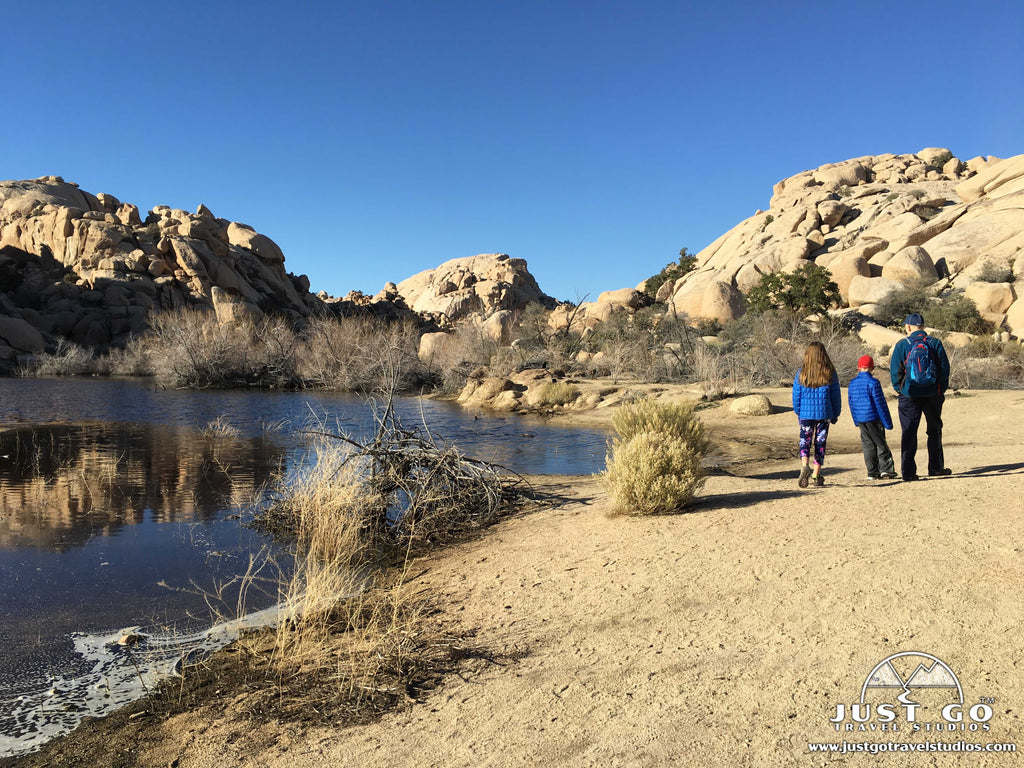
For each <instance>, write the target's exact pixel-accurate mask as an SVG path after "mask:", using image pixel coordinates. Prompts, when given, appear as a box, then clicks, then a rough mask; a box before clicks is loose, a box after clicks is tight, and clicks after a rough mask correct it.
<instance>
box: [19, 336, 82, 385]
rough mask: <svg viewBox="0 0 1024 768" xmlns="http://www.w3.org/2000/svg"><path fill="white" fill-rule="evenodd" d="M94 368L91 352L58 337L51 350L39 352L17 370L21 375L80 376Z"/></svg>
mask: <svg viewBox="0 0 1024 768" xmlns="http://www.w3.org/2000/svg"><path fill="white" fill-rule="evenodd" d="M95 370H96V358H95V357H94V356H93V353H92V352H91V351H90V350H88V349H86V348H85V347H81V346H79V345H78V344H74V343H73V342H70V341H68V340H66V339H58V341H57V346H56V347H55V348H54V350H53V352H40V353H39V354H37V355H36V356H35V357H34V358H33V360H32V362H30V363H29V364H28V365H26V366H24V367H23V368H21V369H20V370H19V374H20V375H22V376H82V375H87V374H90V373H93V372H94V371H95Z"/></svg>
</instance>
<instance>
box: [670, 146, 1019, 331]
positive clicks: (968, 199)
mask: <svg viewBox="0 0 1024 768" xmlns="http://www.w3.org/2000/svg"><path fill="white" fill-rule="evenodd" d="M1022 247H1024V155H1019V156H1017V157H1013V158H1009V159H1007V160H1000V159H998V158H994V157H988V158H981V157H976V158H974V159H972V160H968V161H967V162H962V161H961V160H959V159H957V158H956V157H954V156H953V154H952V153H951V152H950V151H949V150H947V149H939V148H929V149H924V150H921V151H920V152H918V153H917V154H915V155H892V154H886V155H877V156H868V157H859V158H855V159H853V160H847V161H845V162H842V163H836V164H829V165H824V166H822V167H821V168H817V169H815V170H812V171H804V172H802V173H799V174H797V175H796V176H793V177H791V178H788V179H785V180H784V181H781V182H779V183H778V184H776V185H775V189H774V195H773V196H772V198H771V203H770V206H769V209H768V210H767V211H758V212H757V213H755V214H754V215H753V216H751V217H750V218H748V219H746V220H745V221H743V222H741V223H740V224H738V225H737V226H735V227H734V228H733V229H731V230H729V231H728V232H726V233H725V234H723V235H722V236H721V237H719V238H718V239H717V240H715V241H714V242H713V243H712V244H711V245H709V246H708V247H707V248H705V249H704V250H702V251H701V252H700V253H699V254H697V268H696V269H695V270H694V271H693V272H690V273H689V274H687V275H684V276H683V277H681V278H680V279H679V280H677V281H676V282H675V284H674V285H673V287H672V289H671V291H670V293H671V296H670V298H669V302H670V305H671V306H672V307H673V308H674V309H675V310H676V311H679V312H685V313H687V314H688V315H690V316H691V317H704V318H712V319H715V320H719V321H722V322H724V321H728V320H731V319H733V318H735V317H737V316H739V315H741V314H742V313H743V312H744V311H745V307H744V300H743V295H744V294H745V293H746V292H747V291H749V290H750V288H751V287H752V286H754V285H755V284H756V283H757V282H758V281H759V280H760V278H761V275H763V274H767V273H771V272H778V271H789V270H792V269H793V268H795V267H796V266H798V265H799V264H801V263H804V262H807V261H813V262H814V263H816V264H819V265H821V266H823V267H826V268H827V269H828V270H829V271H830V272H831V273H832V275H833V279H834V280H835V281H836V283H837V284H838V286H839V290H840V293H841V294H842V296H843V298H844V299H845V300H846V301H847V302H848V303H849V306H852V307H857V308H858V309H859V310H860V311H861V312H862V313H864V314H867V315H870V314H871V310H872V308H873V305H874V303H875V302H877V301H879V300H880V299H881V298H883V297H884V296H885V295H886V294H887V293H888V292H889V291H891V290H894V289H896V288H899V287H900V286H903V285H909V284H912V283H913V284H934V283H936V282H938V281H940V280H944V281H946V282H945V284H944V286H945V287H950V288H953V289H967V290H969V291H970V294H969V295H970V296H971V297H972V298H974V299H975V301H976V302H977V303H978V305H979V310H980V311H981V312H982V314H983V315H984V316H985V317H986V318H987V319H989V320H992V321H994V322H996V323H997V325H998V324H1001V323H1003V322H1004V321H1006V322H1007V323H1008V324H1009V326H1010V328H1011V330H1013V331H1014V333H1015V334H1017V335H1019V336H1020V335H1024V305H1022V304H1021V301H1020V297H1021V296H1022V294H1024V250H1022ZM1000 271H1002V273H1003V274H1005V280H1004V281H1003V282H1001V283H992V284H991V285H989V286H988V287H978V286H981V285H983V281H982V278H984V279H985V280H991V276H992V275H993V274H996V273H998V272H1000ZM666 293H668V292H666Z"/></svg>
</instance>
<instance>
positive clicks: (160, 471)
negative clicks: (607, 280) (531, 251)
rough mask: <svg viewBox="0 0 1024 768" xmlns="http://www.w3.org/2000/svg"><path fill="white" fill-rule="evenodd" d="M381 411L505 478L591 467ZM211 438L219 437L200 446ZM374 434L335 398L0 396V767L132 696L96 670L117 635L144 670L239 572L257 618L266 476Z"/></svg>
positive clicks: (347, 401) (598, 435) (480, 423)
mask: <svg viewBox="0 0 1024 768" xmlns="http://www.w3.org/2000/svg"><path fill="white" fill-rule="evenodd" d="M395 406H396V409H397V411H398V413H399V414H400V415H401V417H402V420H403V423H404V424H405V425H406V426H412V425H416V424H426V425H429V429H430V432H431V434H433V435H434V436H436V437H438V438H440V439H443V440H447V441H451V442H454V443H455V444H456V445H457V446H458V447H459V449H460V450H462V451H463V452H464V453H466V454H467V455H470V456H472V457H474V458H477V459H484V460H489V461H493V462H496V463H498V464H501V465H504V466H506V467H509V468H510V469H512V470H514V471H517V472H523V473H565V474H589V473H591V472H596V471H598V470H600V469H601V466H602V465H603V458H604V451H605V440H606V436H605V434H604V432H602V431H600V430H587V429H580V430H567V429H560V428H555V427H551V426H549V425H548V424H545V423H544V422H543V421H539V420H531V419H520V418H517V417H514V416H509V417H495V416H487V415H485V414H475V415H474V414H472V413H467V412H466V411H463V410H462V409H461V408H459V407H458V406H456V405H454V404H451V403H444V402H438V401H431V400H423V399H417V398H403V399H400V400H399V401H397V402H396V403H395ZM213 421H221V422H222V423H226V424H227V425H229V426H230V428H231V430H230V431H231V433H232V434H226V435H221V436H214V435H212V434H208V433H206V432H204V428H205V427H206V426H207V425H208V424H210V423H211V422H213ZM268 424H270V425H275V428H276V430H275V431H272V432H268V431H267V427H266V425H268ZM374 426H375V424H374V420H373V417H372V413H371V411H370V409H369V408H368V407H367V404H366V402H365V401H364V400H362V399H361V398H358V397H354V396H351V395H342V394H334V393H305V392H288V393H285V392H254V391H230V392H169V391H164V390H157V389H154V388H153V387H152V386H149V385H148V384H147V383H146V382H144V381H143V382H140V381H135V380H117V379H85V380H82V379H75V380H70V379H54V380H28V379H0V648H3V653H0V756H2V755H5V754H12V753H16V752H20V751H24V750H25V749H29V748H31V747H32V746H33V745H35V744H38V743H39V741H40V740H41V739H45V738H50V737H52V736H54V735H56V734H59V733H62V732H66V730H67V729H68V728H70V727H72V726H73V725H74V724H75V722H77V721H78V719H80V717H81V716H82V715H83V713H87V714H100V713H101V711H105V710H102V708H91V706H92V705H90V706H87V707H84V708H83V707H82V706H81V702H82V701H83V700H87V699H89V696H90V695H92V694H90V693H89V691H91V690H92V688H90V686H92V685H93V683H94V682H95V681H96V680H97V679H100V678H102V680H104V681H111V680H116V679H120V680H122V683H120V684H119V685H121V686H122V687H124V688H125V690H123V691H121V692H120V693H119V694H118V696H114V695H113V694H114V692H113V691H111V692H110V698H109V699H105V700H104V701H105V703H103V706H108V705H111V704H113V703H116V702H118V701H122V698H119V697H120V696H133V695H136V694H135V693H133V692H132V690H129V689H130V686H129V685H128V683H127V682H124V681H127V680H134V679H135V678H136V677H137V676H138V674H137V671H136V670H135V668H134V667H132V668H131V669H128V668H124V660H123V659H122V658H121V657H120V656H118V654H117V653H111V652H110V643H109V642H108V640H109V638H110V637H115V638H116V636H117V634H118V632H119V631H120V630H121V629H122V628H125V627H140V628H141V629H142V631H143V632H144V633H146V634H147V635H148V637H149V638H150V640H148V641H147V648H148V649H150V650H152V651H154V653H155V654H156V657H157V658H158V659H159V658H163V656H165V655H167V654H171V653H173V651H174V648H175V647H176V646H175V642H176V641H177V639H180V638H182V637H186V638H193V637H204V638H205V637H207V634H206V633H207V632H208V630H209V626H210V623H211V611H210V608H209V606H208V604H207V599H208V598H209V597H210V596H211V595H213V594H216V593H218V592H219V593H220V595H221V597H222V598H223V601H222V602H221V603H220V606H221V607H222V608H223V612H224V614H225V615H227V616H232V615H234V614H235V613H237V612H238V610H239V609H238V607H237V605H236V603H235V599H234V598H235V595H236V594H237V586H235V587H231V586H229V587H226V588H225V587H224V585H230V584H232V580H233V579H235V578H237V576H238V575H239V574H242V573H245V572H246V571H247V570H248V569H249V568H250V564H251V562H252V558H254V557H255V558H257V559H259V560H262V561H265V562H268V563H271V564H270V565H269V566H268V567H267V568H266V569H265V570H264V571H263V572H262V575H263V576H264V577H266V578H267V581H266V582H265V586H266V591H265V592H263V593H262V594H261V593H260V591H259V590H258V589H255V590H253V591H250V592H248V596H249V598H250V599H249V602H247V603H246V604H245V606H244V607H243V609H242V610H243V611H249V610H259V609H262V608H264V607H267V606H270V605H272V604H273V603H274V602H275V601H276V599H277V591H276V584H277V580H276V577H275V573H274V564H276V565H278V566H280V567H281V568H283V569H285V570H287V567H288V566H287V557H286V556H282V555H281V554H280V553H275V552H273V551H272V550H270V549H269V543H268V542H267V541H266V540H265V539H263V538H261V537H260V536H258V535H257V534H256V533H254V532H253V531H252V530H250V529H249V528H247V527H245V526H244V525H242V523H241V521H240V520H239V519H238V518H239V517H242V518H244V517H245V516H246V515H247V514H250V513H251V510H252V506H253V501H254V500H255V499H257V498H258V497H259V496H260V494H261V491H262V489H263V488H265V487H266V485H267V484H268V483H269V482H270V481H271V480H272V478H273V477H274V476H275V474H276V473H278V472H279V471H280V472H285V473H287V472H289V471H293V470H294V469H295V468H296V467H297V466H299V465H301V463H302V462H303V461H304V460H305V457H306V455H307V453H306V452H307V450H308V440H307V436H305V435H304V434H303V430H304V429H308V428H311V427H312V428H314V429H317V428H326V429H328V430H329V431H332V432H338V433H345V434H348V435H351V436H353V437H356V438H363V439H365V438H367V437H369V436H370V435H371V434H372V432H373V429H374ZM268 558H272V560H271V559H268ZM204 642H205V641H204ZM121 673H123V674H121ZM119 675H120V677H119ZM51 691H56V693H51ZM68 702H79V704H77V705H76V708H74V709H73V713H74V714H69V715H67V716H66V717H57V716H55V715H53V713H54V712H57V711H64V710H65V708H66V705H67V704H68ZM94 703H95V702H94ZM97 707H99V704H97ZM68 711H72V710H68Z"/></svg>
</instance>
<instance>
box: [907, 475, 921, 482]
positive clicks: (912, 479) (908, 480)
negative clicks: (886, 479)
mask: <svg viewBox="0 0 1024 768" xmlns="http://www.w3.org/2000/svg"><path fill="white" fill-rule="evenodd" d="M920 479H921V478H920V477H918V476H917V475H904V476H903V482H904V483H910V482H913V481H914V480H920Z"/></svg>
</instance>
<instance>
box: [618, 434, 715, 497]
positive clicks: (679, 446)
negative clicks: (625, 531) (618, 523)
mask: <svg viewBox="0 0 1024 768" xmlns="http://www.w3.org/2000/svg"><path fill="white" fill-rule="evenodd" d="M702 458H703V457H702V455H701V454H700V453H699V452H697V451H695V450H694V449H693V447H692V446H691V445H690V444H689V443H688V442H687V441H686V440H684V439H682V438H679V437H673V436H670V435H666V434H665V433H661V432H641V433H639V434H637V435H635V436H633V437H632V438H631V439H630V440H628V441H626V442H625V443H621V444H619V445H618V446H617V447H616V449H615V451H614V453H613V454H612V455H611V456H609V458H608V467H607V469H606V470H605V472H604V473H603V474H602V476H601V479H602V482H603V483H604V485H605V487H606V488H607V489H608V491H609V493H610V494H611V496H612V498H613V499H614V501H615V506H616V507H617V508H618V509H619V510H620V511H622V512H624V513H625V514H629V515H653V514H664V513H667V512H675V511H678V510H680V509H682V508H683V507H685V506H686V505H687V504H688V503H689V502H690V501H691V500H692V499H693V497H694V495H695V494H696V492H697V490H698V489H700V487H701V486H702V485H703V484H704V480H705V473H704V468H703V467H702V466H701V459H702Z"/></svg>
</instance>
